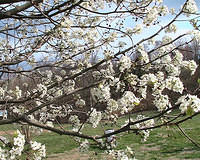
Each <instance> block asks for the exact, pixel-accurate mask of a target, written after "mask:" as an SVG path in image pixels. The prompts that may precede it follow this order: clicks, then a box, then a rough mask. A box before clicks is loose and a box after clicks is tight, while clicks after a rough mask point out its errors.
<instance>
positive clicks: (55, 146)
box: [0, 112, 200, 160]
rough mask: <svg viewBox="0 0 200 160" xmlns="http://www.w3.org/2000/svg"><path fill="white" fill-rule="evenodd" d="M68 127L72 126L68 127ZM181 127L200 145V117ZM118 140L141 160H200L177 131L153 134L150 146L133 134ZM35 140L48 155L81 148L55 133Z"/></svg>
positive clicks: (95, 131)
mask: <svg viewBox="0 0 200 160" xmlns="http://www.w3.org/2000/svg"><path fill="white" fill-rule="evenodd" d="M146 114H148V115H149V114H153V113H152V112H148V113H146ZM125 119H126V118H125V117H124V118H121V119H120V121H119V125H120V124H122V122H123V121H124V120H125ZM6 127H7V128H6ZM65 127H68V126H67V125H66V126H65ZM110 127H111V126H109V125H107V126H106V128H110ZM181 127H182V128H183V129H184V131H185V132H186V133H187V134H188V135H189V136H190V137H191V138H192V139H193V140H195V142H197V143H200V115H198V116H196V117H194V118H193V119H190V120H188V121H186V122H185V123H183V124H181ZM6 129H7V130H10V129H15V127H14V128H12V126H11V125H7V126H1V128H0V130H6ZM83 133H88V134H93V135H95V134H100V133H103V130H102V128H101V127H98V128H96V129H90V127H89V126H86V128H85V129H84V130H83ZM117 137H118V138H117V141H118V145H117V149H124V148H126V146H127V145H129V146H131V148H132V149H133V150H134V151H135V157H136V158H137V159H148V160H150V159H152V160H156V159H158V160H159V159H166V160H168V159H171V160H174V159H200V148H198V147H196V146H195V145H194V144H192V143H191V142H190V141H189V140H188V139H186V138H185V137H184V136H183V135H182V133H181V132H180V131H179V130H178V128H176V127H172V128H166V127H163V128H159V129H155V130H153V131H151V133H150V137H149V138H148V139H147V141H146V142H142V141H141V138H140V136H138V135H135V134H133V133H132V134H119V135H117ZM34 139H35V140H36V141H38V142H41V143H44V144H46V148H47V155H52V154H58V153H63V152H67V153H69V151H72V150H74V149H76V148H78V144H76V143H75V142H74V140H73V138H72V137H69V136H60V135H58V134H55V133H50V132H44V133H42V134H41V135H39V136H35V137H34ZM90 152H95V153H97V154H98V156H97V157H99V159H101V158H100V155H102V154H103V153H104V150H100V149H98V148H96V147H91V149H90ZM67 153H66V154H67Z"/></svg>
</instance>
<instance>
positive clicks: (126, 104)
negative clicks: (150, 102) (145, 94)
mask: <svg viewBox="0 0 200 160" xmlns="http://www.w3.org/2000/svg"><path fill="white" fill-rule="evenodd" d="M139 103H140V99H138V98H137V97H136V96H135V94H134V93H133V92H131V91H125V92H124V94H123V95H122V98H120V99H119V100H118V105H119V106H120V111H121V114H124V113H127V112H129V111H131V110H132V109H133V108H134V107H135V106H136V105H139Z"/></svg>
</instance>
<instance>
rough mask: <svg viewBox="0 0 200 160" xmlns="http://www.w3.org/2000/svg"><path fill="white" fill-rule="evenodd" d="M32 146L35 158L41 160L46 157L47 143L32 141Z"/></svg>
mask: <svg viewBox="0 0 200 160" xmlns="http://www.w3.org/2000/svg"><path fill="white" fill-rule="evenodd" d="M30 144H31V148H32V150H33V155H34V158H33V159H34V160H41V159H43V158H45V157H46V148H45V145H42V144H41V143H38V142H36V141H34V142H33V141H31V142H30Z"/></svg>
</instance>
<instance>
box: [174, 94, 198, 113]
mask: <svg viewBox="0 0 200 160" xmlns="http://www.w3.org/2000/svg"><path fill="white" fill-rule="evenodd" d="M176 104H179V105H180V106H179V109H180V110H181V112H182V113H187V112H199V111H200V99H199V98H198V97H197V96H196V95H190V94H187V95H185V96H181V97H180V98H179V99H178V101H177V102H176Z"/></svg>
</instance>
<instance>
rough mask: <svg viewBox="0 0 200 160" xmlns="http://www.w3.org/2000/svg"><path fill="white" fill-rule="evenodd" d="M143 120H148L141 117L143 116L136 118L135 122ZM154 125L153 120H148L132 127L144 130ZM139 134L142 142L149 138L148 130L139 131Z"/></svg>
mask: <svg viewBox="0 0 200 160" xmlns="http://www.w3.org/2000/svg"><path fill="white" fill-rule="evenodd" d="M145 118H148V117H146V116H143V115H138V116H137V117H136V121H138V120H142V119H145ZM154 124H155V123H154V119H150V120H147V121H144V122H141V123H137V124H135V125H134V127H136V128H137V129H144V128H149V127H153V126H154ZM140 134H141V136H142V137H143V141H146V140H147V138H148V137H149V134H150V130H149V129H146V130H141V131H140Z"/></svg>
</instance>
